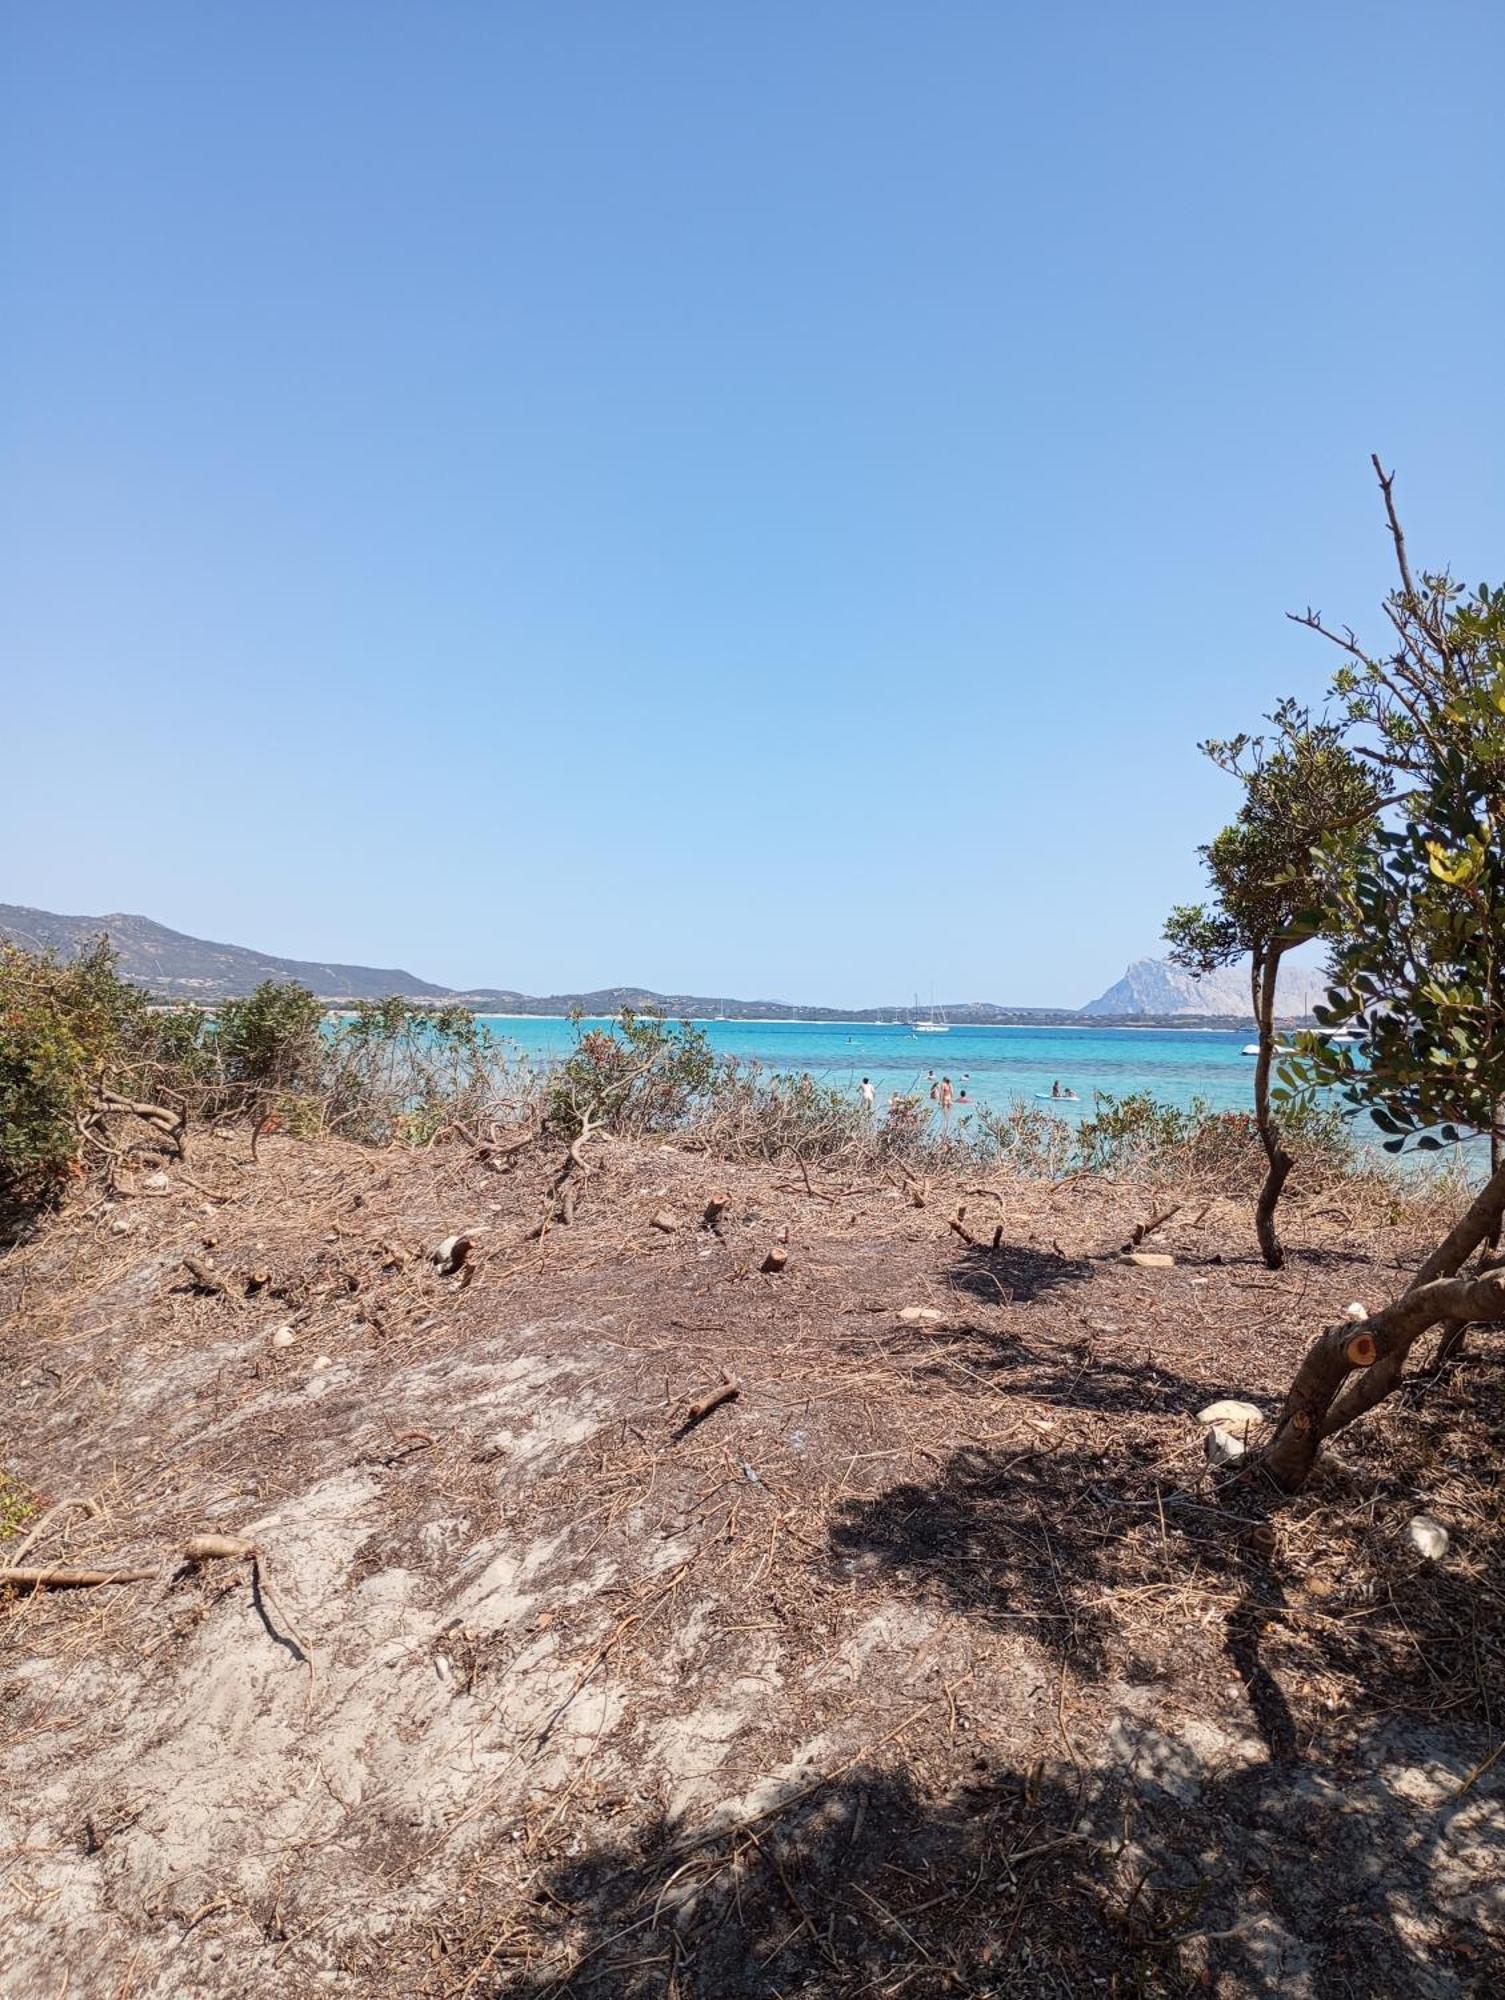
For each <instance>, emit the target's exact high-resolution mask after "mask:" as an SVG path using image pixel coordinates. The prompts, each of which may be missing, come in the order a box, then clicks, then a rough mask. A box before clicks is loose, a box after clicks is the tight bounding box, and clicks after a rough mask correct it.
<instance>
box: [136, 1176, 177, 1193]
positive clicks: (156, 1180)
mask: <svg viewBox="0 0 1505 2000" xmlns="http://www.w3.org/2000/svg"><path fill="white" fill-rule="evenodd" d="M141 1185H142V1186H143V1187H144V1188H150V1189H151V1190H152V1192H153V1194H160V1193H161V1191H162V1189H163V1188H165V1187H170V1186H171V1185H172V1183H171V1182H170V1181H169V1180H168V1178H167V1176H166V1174H148V1175H147V1177H146V1179H145V1180H144V1181H143V1182H142V1183H141Z"/></svg>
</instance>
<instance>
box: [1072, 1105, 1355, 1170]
mask: <svg viewBox="0 0 1505 2000" xmlns="http://www.w3.org/2000/svg"><path fill="white" fill-rule="evenodd" d="M1283 1136H1284V1140H1285V1143H1286V1144H1287V1145H1288V1146H1289V1148H1290V1150H1291V1152H1292V1153H1293V1154H1294V1155H1295V1156H1296V1161H1297V1171H1298V1173H1299V1174H1300V1176H1301V1177H1302V1178H1303V1179H1304V1180H1305V1181H1306V1182H1307V1184H1308V1185H1309V1186H1310V1185H1317V1184H1322V1183H1325V1182H1328V1181H1332V1180H1336V1179H1340V1178H1342V1177H1343V1176H1345V1175H1348V1174H1352V1173H1353V1172H1355V1171H1356V1170H1357V1168H1358V1167H1359V1165H1360V1159H1359V1149H1358V1147H1357V1145H1356V1143H1355V1141H1354V1138H1353V1134H1352V1132H1351V1130H1350V1128H1349V1125H1348V1122H1347V1120H1346V1119H1345V1118H1344V1116H1343V1114H1342V1112H1341V1111H1339V1110H1337V1109H1336V1108H1333V1107H1331V1106H1326V1105H1314V1104H1307V1105H1302V1106H1299V1107H1295V1108H1294V1110H1293V1112H1292V1113H1291V1114H1290V1115H1286V1116H1284V1118H1283ZM1073 1165H1074V1167H1075V1168H1076V1169H1077V1170H1078V1171H1080V1172H1085V1173H1102V1174H1122V1175H1132V1174H1135V1173H1143V1172H1148V1171H1154V1172H1156V1173H1159V1174H1162V1175H1164V1176H1166V1177H1168V1178H1172V1179H1181V1180H1185V1181H1187V1182H1191V1183H1199V1184H1206V1185H1209V1186H1216V1187H1219V1188H1226V1189H1227V1190H1228V1191H1229V1192H1232V1193H1244V1192H1248V1191H1252V1189H1254V1188H1256V1187H1258V1186H1259V1185H1260V1183H1261V1182H1262V1181H1263V1179H1264V1174H1265V1168H1266V1160H1265V1156H1264V1148H1263V1146H1262V1145H1261V1143H1260V1137H1259V1128H1258V1126H1257V1124H1256V1122H1255V1119H1254V1115H1253V1113H1252V1112H1248V1111H1214V1110H1213V1108H1212V1106H1211V1105H1210V1104H1209V1103H1208V1102H1207V1100H1206V1099H1205V1098H1201V1097H1197V1098H1193V1099H1192V1101H1191V1103H1190V1104H1189V1105H1187V1106H1185V1107H1184V1108H1183V1107H1182V1106H1180V1105H1175V1104H1166V1103H1164V1102H1163V1101H1162V1100H1161V1099H1159V1098H1157V1097H1153V1096H1151V1095H1150V1094H1149V1092H1147V1091H1134V1092H1131V1093H1130V1094H1129V1095H1128V1096H1126V1097H1114V1096H1111V1095H1109V1094H1108V1093H1106V1092H1103V1093H1100V1094H1099V1095H1098V1096H1097V1097H1095V1098H1094V1100H1093V1116H1092V1117H1091V1118H1085V1119H1083V1121H1082V1123H1081V1125H1080V1126H1079V1127H1078V1130H1077V1140H1076V1151H1075V1155H1074V1159H1073Z"/></svg>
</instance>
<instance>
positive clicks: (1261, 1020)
mask: <svg viewBox="0 0 1505 2000" xmlns="http://www.w3.org/2000/svg"><path fill="white" fill-rule="evenodd" d="M1279 970H1280V947H1279V946H1278V945H1271V946H1270V947H1269V949H1268V950H1267V951H1265V952H1256V953H1255V955H1254V962H1253V965H1252V966H1251V968H1250V972H1249V985H1250V990H1251V993H1252V995H1253V999H1254V1023H1255V1027H1256V1028H1257V1029H1258V1031H1259V1032H1258V1041H1259V1057H1258V1060H1257V1061H1256V1062H1255V1065H1254V1124H1255V1128H1256V1130H1257V1131H1258V1133H1259V1143H1260V1144H1261V1146H1263V1147H1264V1149H1265V1158H1266V1160H1267V1161H1268V1162H1269V1166H1268V1169H1267V1171H1266V1173H1265V1184H1264V1186H1263V1187H1262V1188H1261V1189H1260V1191H1259V1201H1258V1202H1257V1203H1256V1205H1255V1210H1254V1233H1255V1235H1256V1236H1257V1237H1258V1239H1259V1252H1260V1255H1261V1256H1262V1257H1263V1258H1264V1260H1265V1262H1266V1264H1268V1265H1269V1267H1270V1269H1271V1270H1272V1271H1278V1270H1279V1269H1280V1267H1281V1265H1282V1264H1283V1263H1284V1262H1285V1252H1284V1251H1283V1250H1282V1249H1281V1247H1280V1238H1279V1236H1277V1235H1276V1233H1275V1207H1276V1204H1277V1202H1278V1201H1279V1200H1280V1191H1281V1189H1282V1188H1283V1187H1284V1186H1285V1184H1286V1177H1287V1175H1288V1174H1289V1173H1290V1171H1291V1169H1292V1167H1293V1166H1295V1164H1296V1162H1295V1161H1294V1160H1293V1159H1292V1158H1291V1156H1290V1154H1289V1153H1288V1152H1287V1151H1286V1149H1285V1147H1284V1146H1282V1145H1281V1143H1280V1127H1279V1126H1278V1125H1277V1124H1276V1122H1275V1120H1274V1118H1273V1117H1272V1116H1271V1113H1270V1065H1271V1063H1272V1061H1273V1060H1274V1054H1275V978H1276V974H1277V973H1278V972H1279Z"/></svg>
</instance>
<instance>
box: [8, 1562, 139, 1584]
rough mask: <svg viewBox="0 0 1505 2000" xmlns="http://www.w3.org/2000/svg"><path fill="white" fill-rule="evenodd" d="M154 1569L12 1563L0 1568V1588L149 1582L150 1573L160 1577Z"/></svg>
mask: <svg viewBox="0 0 1505 2000" xmlns="http://www.w3.org/2000/svg"><path fill="white" fill-rule="evenodd" d="M161 1574H162V1572H161V1570H156V1569H56V1568H53V1567H51V1566H50V1565H45V1566H44V1567H42V1568H41V1569H23V1568H20V1567H16V1566H12V1567H10V1568H8V1569H0V1589H4V1588H5V1586H6V1585H11V1586H13V1587H14V1588H16V1589H18V1590H19V1589H30V1590H92V1589H93V1588H94V1587H95V1586H96V1585H97V1584H101V1583H150V1582H151V1580H152V1578H153V1577H154V1576H160V1575H161Z"/></svg>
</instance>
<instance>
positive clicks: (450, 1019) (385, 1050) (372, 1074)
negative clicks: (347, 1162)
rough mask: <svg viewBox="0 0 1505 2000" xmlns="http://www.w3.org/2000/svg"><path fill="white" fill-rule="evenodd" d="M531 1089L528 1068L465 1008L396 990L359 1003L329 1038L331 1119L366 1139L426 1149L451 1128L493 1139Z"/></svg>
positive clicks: (330, 1124) (326, 1089)
mask: <svg viewBox="0 0 1505 2000" xmlns="http://www.w3.org/2000/svg"><path fill="white" fill-rule="evenodd" d="M532 1094H533V1085H532V1080H531V1078H530V1077H529V1075H528V1072H527V1070H526V1068H525V1067H524V1068H523V1069H522V1070H521V1071H519V1070H517V1069H515V1068H514V1067H513V1065H512V1064H510V1063H509V1061H508V1059H507V1053H506V1050H505V1049H504V1047H503V1046H502V1044H501V1043H499V1042H497V1041H496V1040H495V1039H494V1038H493V1037H492V1036H491V1035H490V1034H489V1033H488V1032H487V1031H486V1030H485V1029H484V1028H482V1027H481V1025H480V1024H479V1022H478V1021H477V1020H476V1018H475V1016H474V1015H473V1014H472V1013H470V1012H469V1011H468V1009H466V1008H464V1007H438V1008H433V1007H417V1006H414V1005H413V1004H412V1003H411V1002H410V1001H406V1000H402V999H400V998H397V997H395V996H393V997H391V998H388V999H385V1000H365V1001H361V1002H359V1003H358V1004H357V1005H356V1007H355V1008H354V1010H353V1011H352V1012H351V1014H350V1015H349V1016H348V1017H347V1018H346V1019H344V1020H341V1021H340V1022H339V1023H338V1024H337V1025H336V1026H335V1027H334V1028H333V1029H332V1030H330V1031H329V1032H328V1033H327V1034H326V1037H325V1046H324V1086H323V1098H324V1122H325V1125H326V1127H327V1129H329V1130H330V1131H338V1132H341V1133H343V1134H344V1135H345V1136H347V1137H349V1138H354V1139H361V1140H365V1141H367V1142H368V1143H374V1144H387V1143H390V1142H392V1141H407V1142H409V1143H414V1144H420V1145H426V1144H429V1143H431V1142H432V1141H433V1140H434V1139H436V1138H438V1137H439V1136H440V1134H442V1133H443V1132H445V1131H446V1130H458V1131H462V1132H466V1133H467V1135H468V1136H470V1137H473V1138H474V1137H477V1136H485V1135H486V1134H487V1130H488V1127H489V1126H490V1124H491V1122H492V1120H493V1119H494V1117H495V1115H496V1113H497V1112H498V1111H499V1110H502V1109H507V1110H509V1111H511V1112H512V1113H514V1114H516V1113H517V1112H518V1111H521V1110H524V1109H526V1108H527V1106H528V1103H529V1101H530V1099H531V1097H532Z"/></svg>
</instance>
